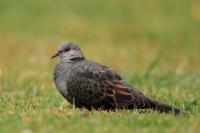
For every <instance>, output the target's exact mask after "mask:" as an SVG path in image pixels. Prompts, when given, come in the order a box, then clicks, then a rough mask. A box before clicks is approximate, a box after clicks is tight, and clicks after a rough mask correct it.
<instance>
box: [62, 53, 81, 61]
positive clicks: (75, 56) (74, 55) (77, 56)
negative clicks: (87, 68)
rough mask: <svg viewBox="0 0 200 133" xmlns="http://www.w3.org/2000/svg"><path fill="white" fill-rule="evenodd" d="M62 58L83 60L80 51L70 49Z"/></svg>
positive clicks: (65, 59)
mask: <svg viewBox="0 0 200 133" xmlns="http://www.w3.org/2000/svg"><path fill="white" fill-rule="evenodd" d="M63 60H64V61H66V62H76V61H80V60H85V57H84V55H83V53H82V52H81V51H79V52H76V51H72V52H69V53H68V54H67V55H66V56H65V55H64V57H63Z"/></svg>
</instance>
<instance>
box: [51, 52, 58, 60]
mask: <svg viewBox="0 0 200 133" xmlns="http://www.w3.org/2000/svg"><path fill="white" fill-rule="evenodd" d="M58 56H59V53H56V54H54V55H53V56H52V57H51V58H52V59H53V58H55V57H58Z"/></svg>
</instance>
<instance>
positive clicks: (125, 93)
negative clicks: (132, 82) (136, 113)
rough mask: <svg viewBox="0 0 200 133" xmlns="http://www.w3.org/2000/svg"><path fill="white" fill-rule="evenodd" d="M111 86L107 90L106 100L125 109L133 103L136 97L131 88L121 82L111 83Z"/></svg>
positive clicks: (114, 81)
mask: <svg viewBox="0 0 200 133" xmlns="http://www.w3.org/2000/svg"><path fill="white" fill-rule="evenodd" d="M110 84H111V86H109V88H106V99H109V101H108V102H109V103H112V104H115V105H117V106H121V107H125V106H127V105H130V104H132V103H133V100H134V97H133V95H132V92H131V90H130V88H129V87H127V86H125V85H124V84H123V83H122V82H120V80H113V81H112V82H110Z"/></svg>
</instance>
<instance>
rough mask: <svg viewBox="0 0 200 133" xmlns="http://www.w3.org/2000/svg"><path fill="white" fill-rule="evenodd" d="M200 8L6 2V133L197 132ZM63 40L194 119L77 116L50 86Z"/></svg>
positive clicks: (0, 77)
mask: <svg viewBox="0 0 200 133" xmlns="http://www.w3.org/2000/svg"><path fill="white" fill-rule="evenodd" d="M199 7H200V4H199V2H198V1H195V0H192V1H187V0H176V1H173V0H169V1H162V2H161V1H159V0H153V1H151V2H150V1H149V2H148V1H145V2H141V1H139V0H134V1H132V0H124V1H112V0H108V1H105V0H102V1H92V0H86V1H64V0H58V1H47V0H43V1H39V0H32V1H23V0H21V1H13V0H12V1H11V0H6V1H0V18H1V21H0V29H1V30H0V132H1V133H7V132H19V133H34V132H42V133H45V132H116V133H118V132H155V133H156V132H157V133H160V132H163V133H164V132H176V133H177V132H181V133H188V132H197V131H198V130H200V126H199V125H200V117H199V113H200V95H199V94H200V89H199V87H200V69H199V68H200V63H199V58H200V53H199V49H200V45H199V44H200V40H199V34H200V16H199ZM63 40H72V41H75V42H78V43H80V46H81V48H82V49H83V51H84V53H85V55H86V57H87V58H89V59H92V60H95V61H97V62H99V63H102V64H106V65H107V66H110V67H112V68H113V69H115V70H116V71H118V72H119V73H120V74H121V75H122V76H123V77H124V79H125V80H126V81H127V82H129V83H131V84H133V85H135V86H137V87H138V88H139V89H140V90H141V91H142V92H144V93H145V94H147V95H149V96H151V97H153V98H155V99H158V100H161V101H163V102H166V103H169V104H171V105H174V106H178V107H180V108H183V109H185V110H187V112H188V114H185V115H180V116H174V115H172V114H159V113H157V112H152V111H146V112H145V113H140V111H139V110H132V111H126V110H118V111H116V112H105V111H91V112H88V111H86V110H80V109H73V108H72V107H71V105H69V103H68V102H67V101H66V100H64V99H63V98H62V97H61V95H60V94H59V93H58V92H57V90H56V88H55V86H54V83H53V80H52V69H53V66H54V65H55V64H56V63H57V61H55V60H51V59H50V57H51V55H52V54H53V53H54V52H55V51H56V49H57V46H58V45H59V43H60V42H62V41H63Z"/></svg>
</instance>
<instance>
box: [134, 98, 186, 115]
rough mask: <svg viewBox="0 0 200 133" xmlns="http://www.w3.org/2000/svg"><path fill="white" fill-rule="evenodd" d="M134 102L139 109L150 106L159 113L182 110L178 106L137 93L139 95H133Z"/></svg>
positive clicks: (178, 112) (175, 112) (177, 112)
mask: <svg viewBox="0 0 200 133" xmlns="http://www.w3.org/2000/svg"><path fill="white" fill-rule="evenodd" d="M134 102H135V103H134V105H135V106H136V108H140V109H147V108H150V109H153V110H157V111H159V112H161V113H174V114H180V113H182V112H183V111H182V110H181V109H179V108H176V107H173V106H170V105H167V104H164V103H161V102H158V101H156V100H153V99H151V98H149V97H146V96H144V95H139V96H138V95H137V96H136V97H135V100H134Z"/></svg>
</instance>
